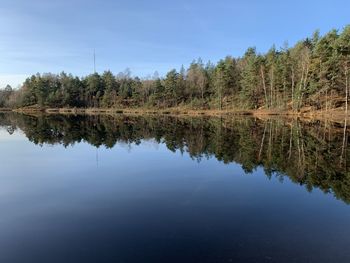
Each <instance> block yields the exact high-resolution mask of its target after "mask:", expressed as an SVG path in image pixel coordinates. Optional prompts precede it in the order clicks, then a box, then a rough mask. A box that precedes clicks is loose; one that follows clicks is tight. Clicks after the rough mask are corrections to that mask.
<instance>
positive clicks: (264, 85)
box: [260, 66, 269, 107]
mask: <svg viewBox="0 0 350 263" xmlns="http://www.w3.org/2000/svg"><path fill="white" fill-rule="evenodd" d="M260 73H261V79H262V83H263V88H264V94H265V105H266V107H269V102H268V100H267V92H266V83H265V75H264V70H263V67H262V66H260Z"/></svg>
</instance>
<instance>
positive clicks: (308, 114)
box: [0, 107, 350, 122]
mask: <svg viewBox="0 0 350 263" xmlns="http://www.w3.org/2000/svg"><path fill="white" fill-rule="evenodd" d="M0 112H17V113H23V114H38V113H43V114H66V115H70V114H74V115H78V114H88V115H102V114H106V115H116V114H126V115H131V114H132V115H134V114H136V115H172V116H197V117H198V116H208V117H220V116H252V117H258V118H271V117H283V118H299V119H304V120H322V121H324V120H327V121H333V122H344V120H345V119H349V120H350V118H349V115H348V116H347V117H346V114H345V111H344V110H343V109H339V108H336V109H331V110H328V111H322V110H318V111H306V110H303V109H302V110H301V111H300V112H295V111H291V110H266V109H258V110H232V109H230V110H213V109H211V110H193V109H188V110H187V109H179V108H169V109H144V108H124V109H117V108H34V107H33V108H32V107H30V108H20V109H13V110H12V109H0Z"/></svg>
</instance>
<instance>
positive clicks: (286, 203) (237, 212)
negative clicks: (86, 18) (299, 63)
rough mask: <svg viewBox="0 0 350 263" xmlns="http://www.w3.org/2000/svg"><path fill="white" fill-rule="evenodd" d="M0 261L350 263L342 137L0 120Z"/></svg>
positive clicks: (348, 182)
mask: <svg viewBox="0 0 350 263" xmlns="http://www.w3.org/2000/svg"><path fill="white" fill-rule="evenodd" d="M0 126H1V128H0V145H1V147H0V166H1V175H0V211H1V216H0V262H9V263H17V262H36V263H40V262H43V263H44V262H45V263H46V262H66V263H67V262H84V263H85V262H350V251H349V249H348V247H349V244H350V207H349V206H348V204H349V203H350V174H349V169H348V168H349V164H350V163H349V161H350V160H349V158H350V155H349V152H348V149H347V148H348V131H347V129H344V127H343V125H341V124H334V123H329V122H326V123H322V122H313V123H303V122H300V121H298V120H280V119H273V120H266V121H262V120H257V119H253V118H204V117H203V118H190V117H186V118H175V117H170V116H161V117H160V116H158V117H156V116H151V117H136V116H123V115H120V116H116V117H108V116H66V117H64V116H59V115H57V116H54V115H50V116H24V115H14V114H1V115H0Z"/></svg>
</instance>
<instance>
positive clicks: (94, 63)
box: [94, 49, 96, 73]
mask: <svg viewBox="0 0 350 263" xmlns="http://www.w3.org/2000/svg"><path fill="white" fill-rule="evenodd" d="M94 73H96V53H95V49H94Z"/></svg>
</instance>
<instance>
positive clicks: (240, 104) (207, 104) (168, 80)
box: [0, 25, 350, 111]
mask: <svg viewBox="0 0 350 263" xmlns="http://www.w3.org/2000/svg"><path fill="white" fill-rule="evenodd" d="M349 69H350V25H349V26H346V27H345V28H344V29H343V30H342V31H338V30H331V31H329V32H328V33H326V34H325V35H323V36H320V34H319V32H318V31H316V32H315V33H314V34H313V35H312V36H311V37H308V38H306V39H303V40H301V41H299V42H297V43H296V44H295V45H294V46H293V47H288V45H287V44H285V45H284V47H282V48H279V49H277V48H276V47H275V46H272V47H271V49H270V50H269V51H268V52H266V53H264V54H260V53H258V52H257V51H256V49H255V48H248V49H247V51H246V52H245V54H244V55H243V56H242V57H238V58H234V57H232V56H227V57H226V58H224V59H222V60H220V61H219V62H218V63H216V64H213V63H211V62H207V63H204V62H203V61H202V60H201V59H197V60H195V61H193V62H192V63H191V64H190V66H189V67H188V68H187V69H185V68H184V67H181V69H180V70H176V69H172V70H170V71H169V72H168V73H167V74H166V76H164V77H159V76H158V75H157V74H155V75H154V76H153V77H150V78H145V79H141V78H139V77H133V76H132V75H131V73H130V71H129V70H126V71H125V72H122V73H119V74H117V75H114V74H113V73H112V72H111V71H105V72H103V73H102V74H99V73H93V74H91V75H88V76H86V77H81V78H80V77H76V76H73V75H72V74H67V73H64V72H62V73H60V74H52V73H45V74H39V73H38V74H36V75H33V76H31V77H29V78H28V79H26V80H25V82H24V83H23V85H22V86H21V87H20V88H19V89H16V90H15V89H12V88H11V87H9V86H7V87H6V88H5V89H3V90H1V91H0V107H10V108H16V107H17V108H18V107H26V106H32V105H38V106H40V107H81V108H91V107H96V108H113V107H115V108H119V107H149V108H155V107H157V108H168V107H188V108H193V109H238V108H240V109H258V108H263V109H289V110H295V111H299V110H300V109H301V108H303V107H309V108H312V109H316V110H318V109H323V110H327V109H330V108H335V107H344V108H345V109H346V110H347V106H348V93H349V82H350V80H349V75H350V72H349V71H350V70H349Z"/></svg>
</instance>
